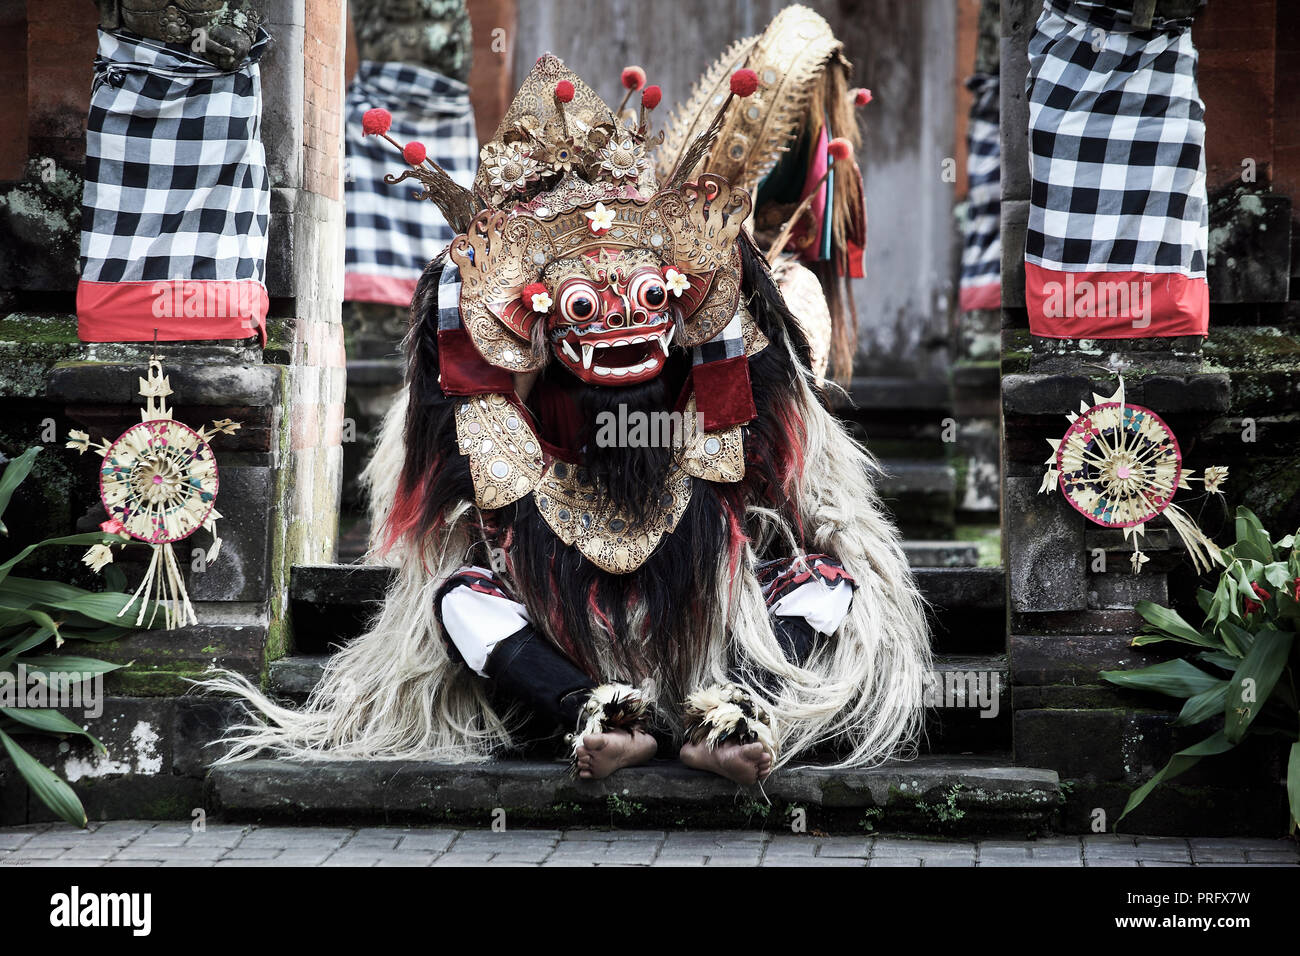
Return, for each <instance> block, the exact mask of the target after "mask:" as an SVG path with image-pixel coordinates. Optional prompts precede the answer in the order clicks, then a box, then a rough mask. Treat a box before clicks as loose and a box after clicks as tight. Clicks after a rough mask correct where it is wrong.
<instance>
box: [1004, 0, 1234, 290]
mask: <svg viewBox="0 0 1300 956" xmlns="http://www.w3.org/2000/svg"><path fill="white" fill-rule="evenodd" d="M1196 61H1197V54H1196V49H1195V47H1194V46H1193V45H1192V36H1191V30H1190V26H1189V24H1188V23H1187V22H1185V21H1166V22H1164V23H1160V24H1157V26H1156V28H1155V29H1151V30H1144V31H1135V30H1133V29H1132V28H1131V25H1130V24H1127V23H1126V21H1125V19H1124V17H1123V16H1122V15H1117V14H1116V12H1115V11H1114V10H1113V9H1110V8H1106V7H1103V6H1101V5H1100V4H1097V3H1091V2H1079V0H1074V2H1067V0H1047V2H1046V3H1045V4H1044V9H1043V13H1042V15H1041V16H1040V17H1039V19H1038V23H1037V26H1036V28H1035V31H1034V35H1033V37H1032V39H1031V40H1030V44H1029V64H1030V67H1029V76H1028V80H1027V83H1026V92H1027V95H1028V97H1029V148H1030V176H1031V191H1030V209H1029V227H1028V235H1027V238H1026V242H1025V261H1026V263H1032V264H1034V265H1036V266H1041V267H1043V268H1046V269H1052V270H1059V271H1066V272H1070V271H1073V272H1139V273H1178V274H1181V275H1183V276H1186V277H1188V278H1203V277H1204V276H1205V264H1206V247H1207V244H1208V239H1209V220H1208V210H1207V203H1206V193H1205V123H1204V115H1205V110H1204V104H1202V102H1201V99H1200V96H1199V95H1198V93H1197V87H1196Z"/></svg>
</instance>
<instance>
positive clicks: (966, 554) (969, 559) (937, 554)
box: [903, 541, 980, 568]
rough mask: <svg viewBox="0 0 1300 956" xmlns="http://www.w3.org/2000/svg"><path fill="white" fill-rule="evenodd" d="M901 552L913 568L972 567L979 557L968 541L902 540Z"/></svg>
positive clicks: (978, 550)
mask: <svg viewBox="0 0 1300 956" xmlns="http://www.w3.org/2000/svg"><path fill="white" fill-rule="evenodd" d="M903 553H904V554H905V555H907V563H908V564H910V565H911V566H912V567H913V568H973V567H975V566H977V565H978V564H979V559H980V549H979V547H978V546H977V545H975V544H973V543H971V542H969V541H904V542H903Z"/></svg>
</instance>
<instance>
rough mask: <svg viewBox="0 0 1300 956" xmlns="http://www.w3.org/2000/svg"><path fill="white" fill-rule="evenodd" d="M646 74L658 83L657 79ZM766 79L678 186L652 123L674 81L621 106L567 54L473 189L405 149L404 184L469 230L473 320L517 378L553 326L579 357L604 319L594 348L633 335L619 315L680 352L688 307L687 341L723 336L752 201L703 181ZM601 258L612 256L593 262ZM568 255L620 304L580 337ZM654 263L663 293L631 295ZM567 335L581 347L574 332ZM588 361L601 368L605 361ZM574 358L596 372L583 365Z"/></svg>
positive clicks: (578, 368) (475, 331)
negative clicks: (558, 268) (705, 164)
mask: <svg viewBox="0 0 1300 956" xmlns="http://www.w3.org/2000/svg"><path fill="white" fill-rule="evenodd" d="M627 72H628V71H625V85H627V80H626V75H627ZM637 83H638V86H637V87H636V88H639V86H643V85H644V74H643V73H642V74H641V78H640V79H639V80H638V81H637ZM757 85H758V84H757V78H756V77H755V76H754V75H753V73H752V71H748V70H741V71H738V72H737V75H736V77H733V80H732V85H731V90H730V93H729V95H728V96H727V97H726V98H725V101H724V102H723V103H722V109H721V110H720V111H718V115H717V117H716V118H715V119H714V120H713V121H711V122H710V123H708V124H705V127H704V129H703V130H702V131H701V132H700V133H699V134H698V135H697V136H696V137H695V140H694V141H693V142H692V143H691V144H690V145H689V146H688V147H687V148H686V149H685V150H684V151H683V155H682V157H681V158H680V160H679V162H678V163H676V165H675V168H674V169H673V170H672V171H671V173H670V175H669V176H668V177H666V182H665V186H664V188H659V185H658V183H657V182H656V177H655V171H654V167H653V165H652V164H651V162H650V160H649V158H648V155H647V150H648V149H649V148H650V147H652V146H655V145H658V142H659V139H661V138H662V135H661V136H660V137H658V138H654V139H652V138H651V136H650V134H649V129H648V123H647V114H648V111H649V110H650V109H653V108H654V106H656V105H657V104H658V101H659V93H658V87H646V88H645V89H643V90H642V98H641V110H640V114H639V118H638V117H635V116H631V115H629V114H625V113H624V111H623V109H622V107H621V106H620V108H619V110H618V111H617V112H615V111H614V110H611V109H610V108H609V107H608V106H607V105H606V104H605V103H604V101H603V100H601V98H600V97H599V96H598V95H597V94H596V93H595V92H594V91H593V90H592V89H591V88H590V87H589V86H588V85H587V84H586V83H584V82H583V81H582V79H581V78H579V77H578V76H577V75H576V74H574V73H573V72H572V71H570V70H569V69H568V68H567V67H566V66H565V65H564V64H563V63H562V62H561V61H560V60H559V59H558V58H557V57H555V56H552V55H551V54H546V55H545V56H543V57H541V58H540V59H539V60H538V61H537V63H536V65H535V66H534V67H533V69H532V71H531V72H530V73H529V74H528V76H527V78H525V80H524V82H523V85H522V86H521V87H520V89H519V92H518V93H517V94H516V95H515V98H514V101H513V102H512V103H511V106H510V109H509V111H508V112H507V113H506V116H505V118H504V119H503V120H502V122H501V125H500V126H499V127H498V129H497V131H496V134H495V135H494V136H493V138H492V140H491V141H490V142H488V143H487V144H486V145H484V147H483V149H482V151H481V153H480V159H481V165H480V167H479V171H478V174H477V176H476V178H475V180H474V188H473V190H472V191H471V190H466V189H464V188H463V187H460V186H457V185H456V184H455V183H454V182H452V180H451V178H450V177H449V176H448V175H447V174H446V173H445V172H443V171H442V170H441V169H440V168H439V167H438V166H437V165H436V164H434V163H431V162H429V161H428V160H427V158H426V156H425V151H424V148H423V147H422V146H420V145H419V144H408V145H407V146H406V147H405V148H404V149H403V155H404V156H405V158H406V159H407V160H408V162H412V168H411V169H410V170H408V171H405V172H403V173H402V174H401V175H400V176H390V177H388V180H389V181H390V182H394V183H396V182H400V181H401V180H402V179H405V178H407V177H415V178H417V179H419V180H420V181H421V182H422V183H423V184H424V186H425V188H424V191H423V192H422V193H421V194H419V197H420V198H426V199H431V200H433V201H434V202H435V203H437V204H438V206H439V207H440V208H441V209H442V210H443V212H444V214H445V215H446V217H447V220H448V222H450V223H451V224H452V225H453V226H454V227H455V228H456V229H457V230H458V231H459V232H460V233H461V234H460V235H459V236H457V237H456V239H455V240H453V242H452V244H451V247H450V253H449V255H450V260H451V262H452V263H454V264H455V266H456V267H457V268H458V269H459V271H460V280H461V291H460V313H461V321H462V323H463V324H464V327H465V329H466V331H467V332H468V333H469V335H470V338H471V339H472V340H473V342H474V345H475V347H476V348H477V349H478V351H479V352H480V354H481V355H482V356H483V358H484V359H486V360H487V361H488V362H489V363H491V364H492V365H495V366H498V367H500V368H504V369H508V370H510V371H512V372H527V371H532V370H535V369H537V368H540V367H541V366H542V365H543V364H544V363H545V362H546V361H547V355H546V352H545V349H544V340H541V339H539V337H537V336H535V335H534V334H533V333H534V329H535V327H536V326H537V324H538V323H539V322H540V321H543V320H545V321H546V326H545V328H546V329H547V330H548V333H549V334H551V335H553V336H554V338H553V342H554V343H555V345H556V348H557V350H558V349H559V347H560V346H562V345H563V346H564V347H565V353H566V354H568V355H570V356H573V357H574V358H575V359H576V357H577V355H578V353H577V351H576V349H575V347H574V346H575V345H582V343H583V342H584V341H585V340H583V339H582V335H584V334H588V333H589V332H590V327H591V326H597V327H598V328H596V330H595V332H594V333H591V334H592V335H593V336H594V337H600V336H604V338H601V339H600V340H599V341H597V342H592V343H591V347H592V348H593V349H594V348H597V347H600V346H608V345H610V344H616V345H623V344H627V343H625V342H623V341H621V340H618V341H615V340H611V339H609V338H608V333H610V332H611V331H613V329H612V328H611V327H610V326H612V324H613V323H612V322H605V323H604V324H602V321H601V320H604V319H605V318H606V317H607V316H608V317H609V318H611V319H621V320H622V321H624V322H625V323H626V324H627V327H628V328H631V329H632V330H633V331H637V330H638V329H641V328H644V329H646V330H653V331H654V332H655V337H656V338H657V339H658V338H662V342H663V348H664V351H665V353H666V352H667V348H668V342H669V341H671V339H672V336H671V335H670V334H668V333H667V331H666V330H667V328H668V326H669V325H670V324H671V321H672V319H673V317H674V316H675V318H676V320H677V322H676V326H675V331H677V333H678V334H677V338H676V342H677V345H678V346H681V347H690V346H693V345H698V344H700V343H702V342H704V341H707V340H708V339H710V338H711V337H713V336H714V335H715V334H717V333H718V332H719V331H721V330H722V329H723V328H724V327H725V326H726V325H727V324H728V323H729V322H730V321H731V320H732V318H733V317H734V316H735V315H736V312H737V309H738V306H739V300H740V287H741V263H740V249H739V246H738V244H737V239H738V238H739V236H740V230H741V228H742V227H743V224H744V222H745V220H746V219H747V218H748V217H749V213H750V209H751V200H750V197H749V194H748V193H747V192H746V191H745V190H744V189H742V188H738V187H737V186H736V185H734V184H733V183H731V182H729V181H728V180H727V178H726V177H724V176H719V175H716V174H709V175H701V176H699V177H698V178H697V179H696V180H695V181H688V180H689V177H690V175H691V173H692V171H693V168H694V167H695V166H697V165H698V164H699V162H700V161H701V160H703V159H704V157H705V155H706V154H707V153H708V151H709V149H710V148H711V147H712V146H713V144H714V143H715V142H716V139H717V135H718V132H719V131H720V130H721V128H722V126H723V121H724V118H725V116H726V112H727V107H728V106H729V105H730V103H731V101H732V99H733V98H735V97H737V96H739V97H746V96H749V95H750V94H752V93H753V92H754V90H755V89H756V87H757ZM632 88H633V87H631V86H630V87H629V95H630V92H631V89H632ZM625 102H626V99H625ZM379 119H380V120H381V119H382V117H381V118H379ZM373 125H374V126H375V128H374V129H373V130H372V129H371V128H370V127H367V131H368V132H376V133H381V134H384V135H385V136H386V127H385V128H383V129H380V128H379V127H380V126H382V125H383V124H382V122H379V121H376V122H375V123H374V124H373ZM394 145H395V146H397V145H398V144H396V143H394ZM398 148H402V147H400V146H399V147H398ZM417 160H418V161H417ZM597 259H599V260H600V262H602V263H604V264H605V265H603V266H596V265H591V266H589V265H588V263H593V262H595V261H596V260H597ZM561 261H572V262H573V263H576V265H574V266H573V267H571V268H570V269H569V272H568V273H567V274H568V275H570V276H571V275H572V274H573V271H574V269H578V268H582V269H587V271H588V272H592V271H593V270H595V272H599V273H600V279H599V284H598V288H599V290H601V291H600V293H599V294H600V295H607V296H608V297H609V301H612V302H614V305H613V306H609V307H606V308H605V309H604V311H601V304H600V302H597V303H595V304H594V305H592V306H590V307H591V308H593V309H595V310H596V311H595V312H594V313H593V319H595V320H596V321H594V322H591V323H588V326H587V327H585V328H580V329H579V331H577V332H574V333H573V334H572V335H568V334H567V331H566V330H568V329H572V328H575V327H577V326H581V323H578V322H577V321H576V320H575V319H574V317H573V316H572V315H568V316H561V315H559V314H558V313H559V311H560V308H561V303H560V302H559V300H560V289H559V287H558V286H559V285H560V280H559V279H557V278H556V275H555V270H554V269H551V268H550V267H552V266H553V265H554V264H555V263H557V262H561ZM644 272H649V273H650V274H651V279H652V282H651V289H650V299H649V300H647V302H646V303H642V304H641V305H640V307H638V304H637V303H636V302H634V301H632V291H631V290H632V289H633V288H635V279H636V278H637V276H638V275H640V274H641V273H644ZM593 274H594V273H593ZM596 290H597V286H593V287H592V291H593V293H595V292H596ZM601 301H604V300H601ZM619 302H621V303H623V305H622V306H619V305H618V303H619ZM624 313H625V314H624ZM556 326H560V328H558V329H557V328H555V327H556ZM634 326H635V327H636V328H633V327H634ZM614 328H617V326H614ZM661 332H662V335H661V334H660V333H661ZM556 333H559V334H558V335H556ZM566 336H567V339H566V342H567V344H566V342H562V341H561V339H562V338H565V337H566ZM647 338H649V336H648V335H646V336H636V337H629V340H628V341H629V342H641V341H644V340H645V339H647ZM585 359H586V362H585V368H586V369H587V370H590V368H591V356H590V354H587V355H586V356H585ZM650 362H651V360H650V359H649V358H647V359H645V362H644V363H642V362H641V361H640V357H639V356H638V357H637V363H638V364H637V365H636V366H633V367H631V368H614V369H612V370H611V369H606V370H605V371H604V372H603V373H602V374H605V375H607V376H608V377H609V381H608V383H609V384H617V382H615V381H613V379H614V378H615V377H618V378H624V379H625V380H626V381H628V382H631V381H632V380H633V379H634V378H635V377H636V375H627V374H626V373H627V372H629V371H632V372H636V373H637V374H640V373H641V372H647V371H650V370H651V369H652V365H651V364H650ZM571 367H573V368H574V370H575V372H576V373H577V374H580V375H582V373H583V370H584V369H583V366H582V365H579V364H578V362H576V361H575V362H574V363H572V365H571ZM657 368H658V365H655V366H653V370H654V371H657ZM638 370H639V371H638ZM597 371H600V370H599V369H598V370H597ZM610 371H612V372H613V373H615V374H614V375H613V376H610V375H609V373H610ZM592 380H594V375H593V376H592ZM602 384H605V382H602Z"/></svg>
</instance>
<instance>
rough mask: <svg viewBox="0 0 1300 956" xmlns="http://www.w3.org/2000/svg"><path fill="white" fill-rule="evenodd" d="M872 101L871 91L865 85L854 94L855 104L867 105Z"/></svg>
mask: <svg viewBox="0 0 1300 956" xmlns="http://www.w3.org/2000/svg"><path fill="white" fill-rule="evenodd" d="M870 102H871V91H870V90H869V89H867V88H866V87H863V88H862V89H860V90H858V91H856V92H855V93H854V94H853V105H854V106H866V105H867V104H868V103H870Z"/></svg>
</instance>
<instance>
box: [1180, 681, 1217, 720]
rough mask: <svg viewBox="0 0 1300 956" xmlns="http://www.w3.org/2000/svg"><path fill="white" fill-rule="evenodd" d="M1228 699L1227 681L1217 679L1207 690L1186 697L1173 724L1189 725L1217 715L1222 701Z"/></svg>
mask: <svg viewBox="0 0 1300 956" xmlns="http://www.w3.org/2000/svg"><path fill="white" fill-rule="evenodd" d="M1227 699H1228V681H1226V680H1223V681H1219V683H1218V684H1216V685H1215V686H1214V687H1211V688H1210V689H1209V690H1203V691H1201V692H1200V693H1199V694H1196V695H1194V696H1192V697H1189V698H1187V702H1186V703H1184V704H1183V709H1182V710H1181V711H1179V713H1178V717H1177V718H1175V720H1174V725H1175V726H1178V727H1190V726H1192V725H1193V724H1199V723H1200V722H1201V721H1203V720H1209V719H1210V718H1211V717H1217V716H1218V715H1219V714H1221V713H1223V706H1224V701H1226V700H1227Z"/></svg>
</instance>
